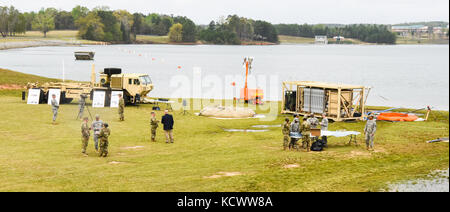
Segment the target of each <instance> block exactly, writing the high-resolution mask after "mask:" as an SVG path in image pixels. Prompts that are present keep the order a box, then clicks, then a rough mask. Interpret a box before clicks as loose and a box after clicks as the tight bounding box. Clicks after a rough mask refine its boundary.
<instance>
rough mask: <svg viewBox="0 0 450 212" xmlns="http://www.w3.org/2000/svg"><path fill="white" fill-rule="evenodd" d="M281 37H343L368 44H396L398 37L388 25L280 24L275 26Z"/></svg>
mask: <svg viewBox="0 0 450 212" xmlns="http://www.w3.org/2000/svg"><path fill="white" fill-rule="evenodd" d="M275 28H276V29H277V30H278V33H279V34H280V35H289V36H297V37H308V38H313V37H315V36H316V35H326V36H328V37H334V36H343V37H345V38H354V39H358V40H361V41H364V42H368V43H384V44H395V42H396V40H397V36H396V35H395V34H394V33H392V32H391V31H390V29H389V28H390V27H389V26H387V25H369V24H353V25H343V26H339V25H337V26H327V25H322V24H318V25H308V24H303V25H298V24H278V25H275Z"/></svg>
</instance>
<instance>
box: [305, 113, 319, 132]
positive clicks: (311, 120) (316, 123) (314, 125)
mask: <svg viewBox="0 0 450 212" xmlns="http://www.w3.org/2000/svg"><path fill="white" fill-rule="evenodd" d="M308 122H309V125H310V126H311V128H313V129H316V128H317V127H318V126H319V119H317V118H316V117H315V116H314V114H312V113H311V114H309V118H308Z"/></svg>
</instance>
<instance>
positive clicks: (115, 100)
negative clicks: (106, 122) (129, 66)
mask: <svg viewBox="0 0 450 212" xmlns="http://www.w3.org/2000/svg"><path fill="white" fill-rule="evenodd" d="M119 94H122V96H123V91H112V92H111V104H110V107H113V108H114V107H116V108H118V107H119Z"/></svg>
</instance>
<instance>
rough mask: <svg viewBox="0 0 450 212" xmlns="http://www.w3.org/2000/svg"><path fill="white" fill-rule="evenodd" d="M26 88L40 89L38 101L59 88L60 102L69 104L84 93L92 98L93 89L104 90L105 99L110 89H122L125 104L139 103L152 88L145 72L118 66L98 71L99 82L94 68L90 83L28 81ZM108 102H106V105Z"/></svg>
mask: <svg viewBox="0 0 450 212" xmlns="http://www.w3.org/2000/svg"><path fill="white" fill-rule="evenodd" d="M27 89H41V97H40V103H47V101H48V98H51V97H49V96H48V95H49V90H50V89H60V90H61V99H60V103H62V104H69V103H70V102H72V101H73V99H79V98H80V95H82V94H84V95H86V96H88V97H90V99H91V100H92V98H93V93H94V91H98V90H101V91H105V92H106V100H105V102H109V101H108V100H109V99H110V98H111V92H112V91H123V94H124V95H123V96H124V100H125V102H126V103H127V104H137V103H141V102H142V100H143V98H145V96H147V94H148V93H150V91H152V90H153V83H152V80H151V79H150V77H149V76H148V75H147V74H122V69H120V68H105V69H104V71H103V72H102V73H100V80H99V82H96V81H95V70H94V69H93V70H92V74H91V82H90V83H74V82H51V83H44V84H42V85H41V84H39V83H28V85H27ZM108 105H109V104H106V106H108Z"/></svg>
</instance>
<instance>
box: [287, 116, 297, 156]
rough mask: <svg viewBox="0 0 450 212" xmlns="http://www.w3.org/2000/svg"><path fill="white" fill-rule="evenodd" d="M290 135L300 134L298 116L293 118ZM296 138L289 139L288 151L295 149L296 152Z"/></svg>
mask: <svg viewBox="0 0 450 212" xmlns="http://www.w3.org/2000/svg"><path fill="white" fill-rule="evenodd" d="M291 133H300V119H299V118H298V115H295V116H294V121H292V123H291ZM297 141H298V138H293V137H291V142H290V143H289V149H297V150H298V143H297Z"/></svg>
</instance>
